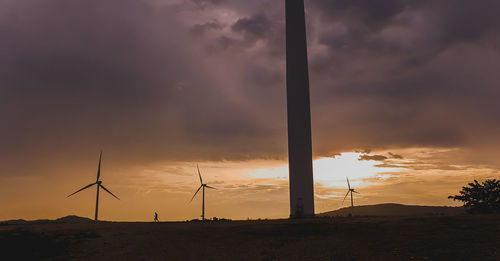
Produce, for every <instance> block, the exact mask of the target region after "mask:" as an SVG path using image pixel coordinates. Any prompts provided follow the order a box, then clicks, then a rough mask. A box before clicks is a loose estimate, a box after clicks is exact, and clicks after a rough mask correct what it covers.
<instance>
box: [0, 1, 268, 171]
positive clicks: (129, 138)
mask: <svg viewBox="0 0 500 261" xmlns="http://www.w3.org/2000/svg"><path fill="white" fill-rule="evenodd" d="M175 15H176V14H175V13H171V11H170V10H169V9H168V8H166V9H165V8H156V7H155V6H152V5H150V4H148V2H146V1H132V0H130V1H122V2H121V3H120V5H119V8H117V6H116V3H115V2H114V1H85V2H80V1H61V0H44V1H37V2H36V3H32V2H30V1H5V2H2V3H1V4H0V33H1V34H2V39H4V40H5V41H2V43H1V49H0V50H1V51H2V53H3V55H2V60H1V61H0V78H1V80H0V81H1V87H0V88H1V89H0V91H1V95H0V100H1V101H2V104H1V107H2V108H1V109H2V110H1V112H0V116H1V118H2V121H3V122H5V123H8V125H7V127H6V128H2V129H1V130H0V136H1V137H2V139H1V146H0V147H1V148H0V152H1V155H2V157H1V160H0V162H1V163H2V164H1V165H2V174H3V175H14V174H35V173H37V172H41V171H42V170H41V169H43V168H42V166H44V165H46V166H47V165H51V164H52V165H54V164H63V165H64V164H71V163H73V162H74V161H78V159H77V158H78V157H79V156H81V155H82V154H83V155H93V154H95V153H94V152H96V151H98V150H99V149H101V148H104V149H105V151H106V152H107V154H106V155H109V154H114V155H117V156H116V157H117V158H119V159H121V161H124V160H126V159H128V160H130V159H132V158H133V159H134V160H135V161H136V162H134V163H132V164H137V163H139V162H141V161H151V160H153V161H154V160H180V159H182V160H189V159H190V158H191V159H196V158H198V159H199V158H202V159H214V160H218V159H221V158H234V157H235V155H236V154H238V155H239V156H236V158H248V157H255V156H251V155H255V153H256V152H257V153H259V154H260V152H258V151H265V150H254V149H252V148H251V147H253V146H254V145H256V144H258V143H259V142H255V141H257V140H259V139H262V138H264V139H265V137H263V136H261V135H264V133H265V132H266V131H265V129H266V128H261V127H257V129H256V128H255V127H256V126H253V125H254V124H255V123H256V122H257V121H259V120H258V119H256V120H253V119H252V118H251V117H249V112H248V111H247V109H245V108H243V107H241V106H239V105H238V102H236V101H233V99H232V98H231V97H229V96H228V95H227V94H226V93H225V92H224V86H218V85H217V80H216V79H215V78H214V74H213V72H211V71H210V70H209V68H210V67H206V66H207V65H208V63H207V64H204V63H203V62H202V60H203V58H202V57H199V56H196V54H195V53H196V51H195V50H194V49H196V46H194V45H193V39H191V38H190V37H189V34H187V33H188V28H189V26H188V25H184V24H182V23H180V22H179V21H178V20H177V19H175V18H176V17H175ZM205 27H207V26H205ZM208 27H210V28H214V29H217V28H218V27H217V26H214V25H210V26H208ZM258 133H261V134H258ZM271 133H272V132H271ZM257 137H260V138H257ZM242 138H243V139H242ZM247 139H249V140H254V141H252V142H251V143H252V144H254V145H251V144H248V145H245V143H246V142H247V141H249V140H247ZM245 140H247V141H245ZM271 143H272V142H271ZM195 144H196V145H195ZM224 144H226V145H228V146H230V147H231V146H241V147H242V148H240V149H238V150H237V151H236V150H235V152H236V154H232V153H227V152H225V151H232V149H229V150H226V149H222V148H223V147H224V146H225V145H224ZM193 146H194V147H193ZM214 146H217V149H215V147H214ZM257 146H259V145H257ZM264 146H269V144H268V145H264ZM216 150H221V151H220V153H214V152H215V151H216ZM271 150H273V149H272V148H271ZM264 154H266V153H265V152H264ZM264 154H261V155H264ZM272 154H274V153H272ZM268 155H269V154H268ZM257 157H259V156H257ZM128 160H126V161H128ZM124 163H125V162H124ZM19 166H23V168H20V167H19Z"/></svg>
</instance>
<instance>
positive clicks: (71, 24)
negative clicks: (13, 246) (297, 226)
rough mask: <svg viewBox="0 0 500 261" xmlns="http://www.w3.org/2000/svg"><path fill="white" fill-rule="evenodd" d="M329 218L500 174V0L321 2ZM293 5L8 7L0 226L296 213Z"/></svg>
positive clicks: (311, 13)
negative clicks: (289, 15)
mask: <svg viewBox="0 0 500 261" xmlns="http://www.w3.org/2000/svg"><path fill="white" fill-rule="evenodd" d="M305 4H306V20H307V35H308V52H309V69H310V71H309V74H310V93H311V113H312V135H313V136H312V138H313V154H314V172H315V174H314V178H315V205H316V212H318V213H319V212H324V211H330V210H334V209H338V208H340V207H345V206H346V204H347V202H345V203H344V204H343V203H342V199H343V198H344V195H345V193H346V191H347V186H346V182H345V179H346V177H347V176H349V178H350V180H351V181H352V184H353V186H355V188H356V189H357V190H358V191H359V192H360V193H361V194H360V195H356V198H355V200H354V201H355V204H363V205H364V204H378V203H387V202H394V203H402V204H418V205H450V206H457V205H460V204H459V203H458V202H453V201H451V200H449V199H447V196H448V195H452V194H456V193H458V191H459V190H460V188H461V187H462V186H463V185H465V184H467V183H468V182H470V181H472V180H474V179H478V180H484V179H487V178H498V177H499V176H500V175H499V169H500V160H499V158H500V152H498V148H500V139H498V133H500V113H499V111H500V105H499V103H498V98H499V97H500V88H498V85H499V84H500V74H499V73H498V68H500V48H499V46H500V16H498V12H499V11H500V2H499V1H496V0H483V1H468V0H454V1H451V0H450V1H446V0H432V1H431V0H421V1H410V0H387V1H371V0H359V1H349V0H306V1H305ZM284 33H285V24H284V1H275V0H274V1H271V0H254V1H246V0H120V1H113V0H99V1H97V0H89V1H79V0H38V1H29V0H2V1H0V39H2V40H1V41H0V56H1V59H0V120H1V122H2V127H1V128H0V220H6V219H15V218H24V219H38V218H58V217H62V216H66V215H70V214H72V215H79V216H86V217H93V213H94V203H95V188H92V189H88V190H85V191H82V192H80V193H78V194H77V195H75V196H72V197H71V198H66V196H67V195H69V194H70V193H72V192H74V191H76V190H78V189H79V188H81V187H83V186H85V185H87V184H89V183H91V182H94V181H95V177H96V171H97V163H98V157H99V151H100V150H101V149H102V150H103V170H102V175H101V177H102V180H103V184H104V185H105V186H106V187H107V188H108V189H109V190H111V191H112V192H113V193H114V194H115V195H117V196H118V197H120V199H121V200H120V201H118V200H116V199H114V198H112V197H111V196H109V195H106V194H104V195H103V194H101V208H100V211H99V212H100V218H101V219H106V220H117V221H134V220H141V221H143V220H144V221H145V220H151V219H152V218H153V214H154V212H155V211H156V212H158V213H159V215H160V216H159V217H160V220H188V219H194V218H199V215H200V209H201V199H200V198H199V197H197V198H196V199H195V200H194V201H193V202H191V203H189V200H190V199H191V197H192V195H193V193H194V192H195V191H196V189H197V187H198V186H199V180H198V177H197V173H196V164H199V166H200V169H201V172H202V175H203V177H204V181H206V182H207V183H208V184H209V185H211V186H213V187H216V188H217V190H209V191H207V192H206V193H207V194H206V216H207V217H225V218H233V219H246V218H279V217H288V215H289V203H288V182H287V180H288V178H287V144H286V142H287V136H286V135H287V132H286V90H285V56H284V54H285V35H284Z"/></svg>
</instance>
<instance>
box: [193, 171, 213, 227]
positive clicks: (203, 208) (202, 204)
mask: <svg viewBox="0 0 500 261" xmlns="http://www.w3.org/2000/svg"><path fill="white" fill-rule="evenodd" d="M196 168H197V169H198V176H199V177H200V183H201V185H200V187H199V188H198V190H196V192H195V193H194V195H193V197H192V198H191V201H189V203H191V202H192V201H193V199H194V197H196V194H198V192H199V191H200V189H202V190H203V191H202V192H203V199H202V203H201V220H202V221H203V220H205V188H209V189H216V188H214V187H210V186H209V185H207V184H203V179H202V178H201V173H200V167H198V164H196Z"/></svg>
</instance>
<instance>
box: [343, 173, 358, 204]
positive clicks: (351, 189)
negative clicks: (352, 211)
mask: <svg viewBox="0 0 500 261" xmlns="http://www.w3.org/2000/svg"><path fill="white" fill-rule="evenodd" d="M346 179H347V186H348V187H349V190H347V194H345V197H344V200H342V204H344V201H345V199H346V198H347V196H348V195H349V193H351V208H353V207H354V201H353V199H352V193H353V192H354V193H358V194H360V193H359V192H357V191H355V190H354V189H353V188H351V184H350V183H349V178H346Z"/></svg>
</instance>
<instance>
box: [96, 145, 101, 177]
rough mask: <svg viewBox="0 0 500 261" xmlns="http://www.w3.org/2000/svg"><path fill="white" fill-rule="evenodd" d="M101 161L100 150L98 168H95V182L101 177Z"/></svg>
mask: <svg viewBox="0 0 500 261" xmlns="http://www.w3.org/2000/svg"><path fill="white" fill-rule="evenodd" d="M101 160H102V150H101V154H100V155H99V167H97V180H96V181H99V177H100V176H101Z"/></svg>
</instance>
